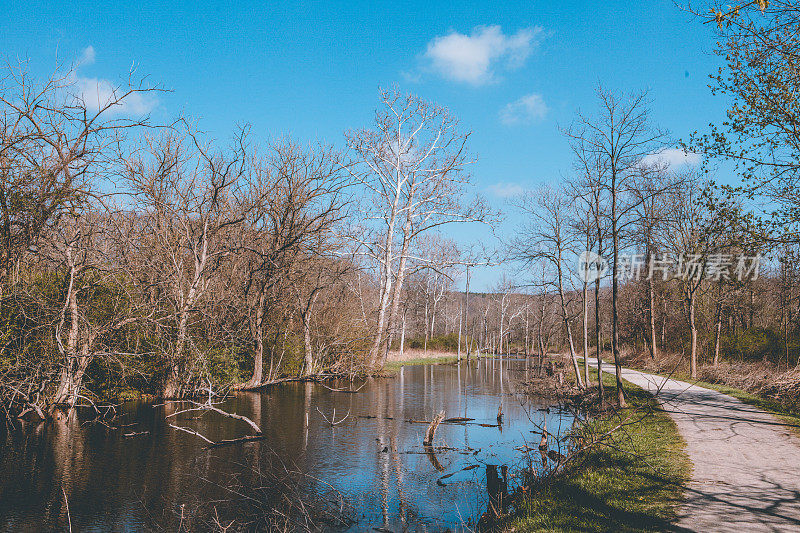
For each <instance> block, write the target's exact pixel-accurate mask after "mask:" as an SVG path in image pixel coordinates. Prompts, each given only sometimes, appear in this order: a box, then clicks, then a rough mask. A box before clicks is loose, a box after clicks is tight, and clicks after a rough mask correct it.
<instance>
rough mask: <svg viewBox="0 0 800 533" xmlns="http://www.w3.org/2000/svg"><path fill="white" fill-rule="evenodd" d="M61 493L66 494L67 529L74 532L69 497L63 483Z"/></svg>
mask: <svg viewBox="0 0 800 533" xmlns="http://www.w3.org/2000/svg"><path fill="white" fill-rule="evenodd" d="M61 494H63V495H64V505H65V506H66V508H67V528H68V529H67V531H69V532H70V533H72V518H70V516H69V500H68V499H67V492H66V491H65V490H64V485H61Z"/></svg>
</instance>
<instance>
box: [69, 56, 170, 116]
mask: <svg viewBox="0 0 800 533" xmlns="http://www.w3.org/2000/svg"><path fill="white" fill-rule="evenodd" d="M95 58H96V53H95V50H94V47H93V46H91V45H90V46H87V47H86V48H84V49H83V52H81V57H80V59H78V62H77V63H76V65H75V70H74V71H73V72H72V75H71V81H72V82H73V83H74V86H75V90H76V96H77V98H79V99H80V100H82V101H83V102H84V104H85V105H86V108H87V109H88V110H89V111H90V112H93V113H96V112H97V111H99V110H100V109H101V108H103V107H105V106H107V105H108V104H109V103H111V102H113V101H114V100H116V99H117V98H120V97H122V95H123V94H124V93H125V92H126V91H127V88H126V87H124V86H119V85H116V84H114V83H113V82H111V81H109V80H106V79H103V78H87V77H85V76H81V75H80V74H79V73H78V69H79V68H81V67H85V66H88V65H91V64H93V63H94V61H95ZM156 105H158V100H157V99H156V98H155V97H154V96H152V95H151V94H149V93H140V92H133V93H131V94H129V95H127V96H126V97H125V98H124V99H123V100H122V101H121V102H119V103H118V104H115V105H114V106H113V107H111V108H109V109H107V110H106V111H105V112H104V114H105V115H107V116H110V115H140V116H141V115H146V114H147V113H149V112H150V111H152V110H153V109H154V108H155V107H156Z"/></svg>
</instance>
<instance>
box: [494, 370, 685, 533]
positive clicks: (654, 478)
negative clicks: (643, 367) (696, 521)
mask: <svg viewBox="0 0 800 533" xmlns="http://www.w3.org/2000/svg"><path fill="white" fill-rule="evenodd" d="M591 376H592V379H593V381H594V383H596V382H597V371H596V370H593V371H592V373H591ZM603 383H604V385H605V386H606V391H607V394H608V397H611V398H613V397H614V395H615V393H616V385H615V381H614V378H613V376H610V375H608V374H606V375H605V376H604V378H603ZM626 387H627V389H626V390H627V391H628V393H629V402H630V407H629V408H627V409H621V410H619V409H618V410H615V409H608V410H602V411H601V410H596V411H595V412H594V414H593V420H592V421H591V422H590V424H589V426H590V430H591V431H592V432H593V433H594V434H595V435H602V434H603V433H605V432H607V431H609V430H611V429H612V428H614V427H616V426H617V425H619V424H621V423H623V424H624V427H623V428H621V429H619V430H618V431H616V432H615V433H614V434H612V436H611V437H610V438H609V440H608V441H607V442H605V443H604V444H599V445H597V446H594V447H591V448H590V449H589V450H587V451H586V452H584V453H583V454H582V455H581V456H580V457H578V458H577V459H576V460H575V461H574V462H572V464H570V465H569V466H568V467H567V468H566V469H565V470H564V471H562V472H561V474H560V475H559V476H557V477H556V478H554V479H552V480H549V481H547V482H545V483H543V484H542V485H540V486H535V487H532V488H531V489H530V495H529V496H528V497H527V498H525V499H524V501H523V502H522V505H520V508H519V510H518V511H517V513H516V514H515V516H513V517H510V518H509V519H508V520H506V521H505V522H504V524H503V527H502V529H504V530H509V531H511V530H513V531H581V532H586V531H598V532H600V531H653V530H666V529H670V524H671V523H672V521H674V520H675V519H676V517H677V512H678V509H679V506H680V504H681V502H682V501H683V494H684V489H683V487H684V485H685V483H686V482H687V481H688V480H689V476H690V472H691V462H690V461H689V459H688V456H687V455H686V452H685V448H686V444H685V442H684V441H683V439H682V438H681V436H680V434H679V433H678V429H677V426H676V424H675V422H674V421H673V420H672V419H671V418H670V417H669V415H668V414H666V413H665V412H664V411H663V410H661V409H660V408H659V407H658V404H657V402H656V400H655V399H654V398H653V396H652V395H650V394H649V393H648V392H646V391H645V390H643V389H642V388H640V387H637V386H635V385H633V384H631V383H626ZM590 395H591V393H590ZM586 399H587V400H588V401H591V398H586ZM629 419H630V421H629V422H625V421H626V420H629ZM634 422H635V423H634Z"/></svg>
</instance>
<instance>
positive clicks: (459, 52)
mask: <svg viewBox="0 0 800 533" xmlns="http://www.w3.org/2000/svg"><path fill="white" fill-rule="evenodd" d="M543 33H544V30H543V29H542V28H541V27H538V26H537V27H534V28H525V29H521V30H519V31H518V32H516V33H515V34H513V35H506V34H505V33H503V30H502V29H501V28H500V26H478V27H476V28H474V29H473V30H472V32H471V33H470V34H469V35H465V34H463V33H458V32H455V31H453V32H451V33H449V34H447V35H444V36H440V37H436V38H435V39H433V40H432V41H431V42H430V43H428V48H427V51H426V52H425V58H426V59H427V60H428V62H429V65H430V68H432V69H433V70H434V71H435V72H437V73H438V74H439V75H441V76H442V77H444V78H447V79H449V80H453V81H458V82H463V83H470V84H472V85H482V84H485V83H489V82H492V81H494V80H495V79H496V78H495V76H496V74H495V71H496V68H497V65H498V64H499V63H502V64H503V65H504V67H505V68H507V69H514V68H518V67H520V66H522V64H523V63H524V62H525V60H526V59H527V58H528V56H529V55H530V53H531V51H532V50H533V49H534V48H535V47H536V46H537V45H538V44H539V41H540V40H541V37H542V35H543Z"/></svg>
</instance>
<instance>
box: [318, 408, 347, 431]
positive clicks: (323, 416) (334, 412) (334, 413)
mask: <svg viewBox="0 0 800 533" xmlns="http://www.w3.org/2000/svg"><path fill="white" fill-rule="evenodd" d="M317 412H318V413H319V414H320V415H322V418H324V419H325V422H327V423H328V424H330V425H331V427H333V426H338V425H339V424H341V423H342V422H344V421H345V420H347V419H348V417H349V416H350V411H349V410H348V411H347V414H346V415H345V416H344V418H342V419H341V420H339V421H337V420H336V408H335V407H334V409H333V416H332V417H331V419H330V420H328V417H326V416H325V415H323V414H322V411H320V410H319V407H317Z"/></svg>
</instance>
